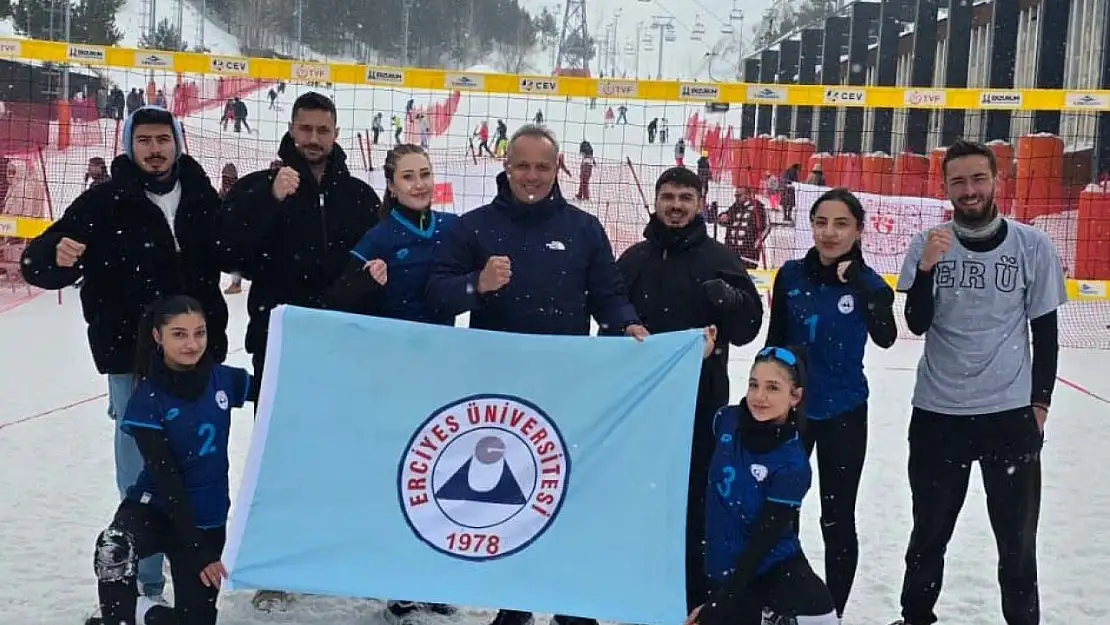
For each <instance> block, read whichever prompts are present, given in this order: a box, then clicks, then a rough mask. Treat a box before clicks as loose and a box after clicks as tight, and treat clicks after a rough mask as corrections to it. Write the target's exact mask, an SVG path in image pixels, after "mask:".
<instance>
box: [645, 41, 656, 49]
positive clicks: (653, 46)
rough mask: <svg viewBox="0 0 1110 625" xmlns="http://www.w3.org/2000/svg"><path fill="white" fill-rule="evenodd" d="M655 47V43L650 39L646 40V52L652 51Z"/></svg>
mask: <svg viewBox="0 0 1110 625" xmlns="http://www.w3.org/2000/svg"><path fill="white" fill-rule="evenodd" d="M654 49H655V45H654V43H653V42H652V41H651V40H650V39H647V40H645V41H644V52H651V51H652V50H654Z"/></svg>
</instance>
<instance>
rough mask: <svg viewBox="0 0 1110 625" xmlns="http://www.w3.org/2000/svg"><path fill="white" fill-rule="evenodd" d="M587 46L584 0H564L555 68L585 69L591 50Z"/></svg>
mask: <svg viewBox="0 0 1110 625" xmlns="http://www.w3.org/2000/svg"><path fill="white" fill-rule="evenodd" d="M589 47H590V27H589V25H588V24H587V23H586V0H566V8H565V9H564V11H563V29H562V34H561V35H560V37H559V56H558V58H557V59H556V60H555V69H556V70H560V69H579V70H583V69H587V67H588V66H589V58H590V52H591V50H590V49H589Z"/></svg>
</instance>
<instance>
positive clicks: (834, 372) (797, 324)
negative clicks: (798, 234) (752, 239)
mask: <svg viewBox="0 0 1110 625" xmlns="http://www.w3.org/2000/svg"><path fill="white" fill-rule="evenodd" d="M860 279H861V280H862V281H863V282H864V284H866V285H867V287H868V288H869V289H878V288H886V283H885V282H883V279H882V277H881V276H879V274H877V273H875V272H874V271H873V270H872V269H870V268H869V267H865V268H863V269H862V273H861V274H860ZM775 281H776V282H780V283H781V284H777V285H776V289H777V290H779V292H780V293H783V294H785V297H786V311H787V315H786V317H787V319H786V324H785V325H786V344H787V345H805V347H806V355H807V356H808V359H807V360H808V362H807V364H808V366H809V382H808V384H806V400H805V412H806V417H807V418H809V419H814V420H818V421H819V420H823V419H831V418H833V417H837V416H839V415H842V414H845V413H847V412H850V411H851V410H854V409H855V408H857V407H858V406H859V405H860V404H862V403H864V402H865V401H867V397H868V393H869V391H868V387H867V377H866V376H865V375H864V374H863V352H864V348H865V347H867V318H866V317H865V314H866V313H865V311H864V310H863V306H864V304H863V302H862V301H861V300H860V298H859V296H858V295H856V293H855V292H854V291H853V290H852V287H850V286H848V285H847V284H822V283H819V282H817V281H816V280H814V279H812V278H811V277H810V276H809V275H807V273H806V269H805V264H804V261H802V260H791V261H788V262H787V263H786V264H785V265H783V267H782V269H780V270H779V272H778V275H777V276H776V277H775Z"/></svg>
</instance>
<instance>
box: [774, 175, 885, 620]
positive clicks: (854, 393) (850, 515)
mask: <svg viewBox="0 0 1110 625" xmlns="http://www.w3.org/2000/svg"><path fill="white" fill-rule="evenodd" d="M809 220H810V223H811V224H812V229H813V247H812V248H810V250H809V252H808V253H807V254H806V256H805V258H803V259H800V260H791V261H788V262H787V263H786V264H784V265H783V267H782V269H780V270H779V271H778V274H777V275H776V276H775V285H774V288H773V291H772V297H771V302H772V303H771V321H770V324H769V325H768V329H767V344H768V345H804V346H805V347H806V355H807V361H808V364H809V385H808V386H807V387H806V420H807V422H806V429H805V432H804V433H803V436H802V440H803V442H804V444H805V450H806V455H807V456H809V455H812V454H813V452H814V451H815V450H816V452H817V472H818V476H819V479H820V488H821V533H822V535H823V537H824V540H825V581H826V583H827V584H828V586H829V591H830V592H831V593H832V597H833V602H834V603H835V604H836V613H837V614H838V615H840V616H843V615H844V607H845V606H846V605H847V603H848V595H849V594H850V592H851V590H852V582H853V581H854V580H855V576H856V566H857V565H858V563H859V538H858V536H857V535H856V497H857V495H858V494H859V484H860V477H861V476H862V475H863V462H864V456H865V455H866V452H867V398H868V394H869V389H868V386H867V377H866V376H865V375H864V373H863V353H864V348H865V347H866V346H867V337H868V336H870V337H871V340H873V341H874V342H875V344H877V345H878V346H879V347H882V348H884V349H885V348H888V347H890V346H891V345H894V341H895V340H896V339H897V337H898V327H897V325H896V324H895V322H894V291H893V290H891V288H890V286H888V285H887V283H886V282H885V281H884V280H883V278H882V276H880V275H879V274H877V273H875V271H874V270H872V269H871V268H870V267H868V266H867V264H866V262H864V258H863V252H862V250H861V249H860V238H861V236H862V235H863V224H864V211H863V204H862V203H860V201H859V199H858V198H856V196H855V195H853V194H852V193H851V192H850V191H848V190H847V189H832V190H830V191H828V192H826V193H825V194H824V195H822V196H820V197H819V198H817V201H816V202H814V203H813V206H812V207H811V208H810V210H809Z"/></svg>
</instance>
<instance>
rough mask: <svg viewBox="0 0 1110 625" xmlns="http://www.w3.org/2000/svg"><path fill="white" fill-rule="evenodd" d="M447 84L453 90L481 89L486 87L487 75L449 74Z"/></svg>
mask: <svg viewBox="0 0 1110 625" xmlns="http://www.w3.org/2000/svg"><path fill="white" fill-rule="evenodd" d="M446 85H447V88H448V89H450V90H452V91H454V90H455V89H461V90H463V91H481V90H482V89H485V88H486V77H485V76H484V75H482V74H447V77H446Z"/></svg>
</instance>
